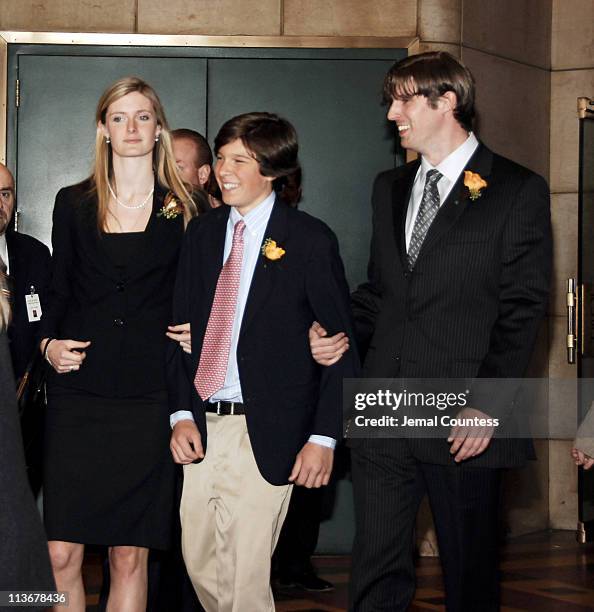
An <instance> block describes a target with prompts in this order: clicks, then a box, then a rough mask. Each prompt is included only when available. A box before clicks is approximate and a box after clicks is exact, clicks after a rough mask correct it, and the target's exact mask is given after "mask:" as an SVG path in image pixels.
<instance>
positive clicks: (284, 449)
mask: <svg viewBox="0 0 594 612" xmlns="http://www.w3.org/2000/svg"><path fill="white" fill-rule="evenodd" d="M229 212H230V208H229V207H228V206H222V207H220V208H217V209H214V210H212V211H210V212H209V213H207V214H205V215H202V216H200V217H198V218H196V219H194V220H193V221H192V222H191V223H190V224H189V225H188V228H187V231H186V236H185V238H184V244H183V247H182V254H181V258H180V265H179V270H178V277H177V282H176V289H175V294H174V322H175V323H183V322H185V321H190V322H191V326H192V353H191V355H187V354H185V353H184V352H183V351H182V350H181V349H180V348H179V347H177V346H171V351H170V355H169V368H168V370H169V382H170V385H169V391H170V397H171V411H172V412H176V411H177V410H191V411H192V412H193V414H194V418H195V420H196V423H197V425H198V428H199V430H200V434H201V437H202V443H203V446H204V447H205V452H208V451H207V450H206V420H205V411H204V402H202V400H201V398H200V397H199V396H198V393H197V392H196V390H195V388H194V382H193V381H194V376H195V373H196V370H197V367H198V362H199V358H200V353H201V350H202V342H203V339H204V334H205V331H206V326H207V324H208V318H209V315H210V309H211V306H212V303H213V299H214V294H215V289H216V284H217V280H218V277H219V273H220V271H221V268H222V265H223V251H224V246H225V236H226V231H227V221H228V218H229ZM264 238H265V239H266V238H270V239H272V240H275V241H276V242H277V244H278V245H279V246H281V247H282V248H283V249H285V255H284V256H283V257H282V258H281V259H278V260H275V261H271V260H268V259H266V257H265V256H264V255H261V256H260V257H259V259H258V261H257V264H256V269H255V271H254V276H253V278H252V283H251V287H250V290H249V295H248V299H247V303H246V306H245V311H244V315H243V319H242V323H241V329H240V334H239V341H238V346H237V363H238V367H239V376H240V381H241V389H242V395H243V401H244V404H245V407H246V419H247V427H248V432H249V436H250V441H251V445H252V449H253V452H254V456H255V459H256V462H257V464H258V468H259V469H260V472H261V473H262V475H263V476H264V478H266V480H268V481H269V482H271V483H272V484H277V485H281V484H286V483H287V478H288V476H289V474H290V471H291V468H292V466H293V463H294V461H295V456H296V455H297V453H298V452H299V450H300V449H301V448H302V446H303V445H304V443H305V442H307V439H308V437H309V436H310V435H311V434H318V435H324V436H329V437H332V438H335V439H339V438H340V437H341V431H342V380H343V377H350V376H355V375H356V373H357V363H358V361H357V354H356V351H355V350H353V347H354V343H351V350H349V351H347V353H346V355H345V356H344V357H343V358H342V359H341V360H340V361H339V362H338V363H337V364H335V365H333V366H331V367H328V368H322V367H320V366H318V365H317V364H316V363H315V362H314V360H313V359H312V356H311V352H310V347H309V340H308V330H309V327H310V326H311V324H312V323H313V321H315V320H317V321H319V322H320V323H321V324H322V325H323V326H324V327H325V328H326V330H327V331H328V333H329V334H334V333H336V332H338V331H346V332H348V333H349V335H350V332H351V329H352V325H351V316H350V308H349V293H348V286H347V283H346V280H345V275H344V268H343V265H342V261H341V259H340V256H339V252H338V243H337V240H336V237H335V235H334V234H333V232H332V231H331V230H330V229H329V228H328V227H327V226H326V225H325V224H324V223H323V222H321V221H319V220H318V219H315V218H314V217H312V216H310V215H308V214H306V213H304V212H301V211H297V210H295V209H292V208H289V207H288V206H286V205H284V204H282V203H281V202H280V201H279V200H278V198H277V200H276V202H275V204H274V206H273V209H272V213H271V216H270V220H269V222H268V226H267V227H266V231H265V234H264ZM228 418H233V417H232V416H230V417H228Z"/></svg>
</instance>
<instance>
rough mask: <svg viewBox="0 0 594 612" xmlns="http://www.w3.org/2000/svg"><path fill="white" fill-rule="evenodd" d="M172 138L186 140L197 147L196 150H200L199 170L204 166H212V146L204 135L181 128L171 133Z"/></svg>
mask: <svg viewBox="0 0 594 612" xmlns="http://www.w3.org/2000/svg"><path fill="white" fill-rule="evenodd" d="M171 137H172V138H186V139H187V140H191V141H192V142H193V143H194V144H195V145H196V149H197V150H198V157H197V159H196V167H197V168H199V167H200V166H204V164H208V165H209V166H212V151H211V150H210V145H209V144H208V142H207V140H206V138H204V136H202V134H200V133H199V132H196V131H194V130H190V129H188V128H179V129H177V130H173V131H172V132H171Z"/></svg>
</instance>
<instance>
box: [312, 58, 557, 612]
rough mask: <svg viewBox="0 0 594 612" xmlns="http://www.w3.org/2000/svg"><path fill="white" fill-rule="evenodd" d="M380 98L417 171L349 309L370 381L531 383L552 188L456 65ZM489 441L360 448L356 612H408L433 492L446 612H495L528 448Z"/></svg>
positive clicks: (396, 442)
mask: <svg viewBox="0 0 594 612" xmlns="http://www.w3.org/2000/svg"><path fill="white" fill-rule="evenodd" d="M384 92H385V95H386V98H387V100H388V101H389V103H390V108H389V111H388V119H390V120H391V121H394V123H395V124H396V126H397V129H398V133H399V135H400V140H401V143H402V146H403V147H404V148H406V149H409V150H411V151H415V152H416V153H418V154H419V155H420V159H418V160H417V161H415V162H412V163H410V164H407V165H406V166H403V167H400V168H397V169H395V170H390V171H388V172H384V173H382V174H380V175H379V176H378V177H377V179H376V181H375V185H374V190H373V199H372V204H373V235H372V247H371V259H370V264H369V282H368V283H366V284H365V285H363V286H361V287H359V289H358V290H357V291H356V292H355V294H354V295H353V302H354V314H355V325H356V333H357V336H358V338H357V339H358V341H359V344H360V346H362V347H368V350H367V354H366V358H365V361H364V368H363V371H364V376H366V377H371V378H373V377H389V378H391V377H404V378H443V379H447V378H450V377H451V378H520V377H521V376H523V374H524V372H525V370H526V367H527V365H528V361H529V359H530V355H531V352H532V348H533V345H534V341H535V338H536V334H537V330H538V328H539V325H540V323H541V321H542V317H543V315H544V314H545V310H546V304H547V297H548V292H549V281H550V274H551V228H550V212H549V190H548V188H547V185H546V183H545V181H544V180H543V179H542V178H541V177H540V176H537V175H536V174H534V173H533V172H531V171H530V170H528V169H526V168H523V167H521V166H519V165H517V164H515V163H513V162H511V161H510V160H507V159H504V158H503V157H500V156H498V155H496V154H494V153H492V152H491V151H490V150H489V149H488V148H487V147H485V146H484V145H483V144H481V143H480V142H479V141H478V140H477V138H476V136H475V135H474V134H473V133H472V131H471V130H472V120H473V116H474V81H473V78H472V75H471V74H470V72H469V71H468V70H467V69H466V68H465V67H463V66H462V65H461V64H460V63H459V62H458V61H457V60H456V59H454V58H453V57H452V56H451V55H449V54H447V53H443V52H431V53H424V54H421V55H417V56H411V57H409V58H406V59H404V60H402V61H400V62H398V63H396V64H395V65H394V66H393V67H392V68H391V69H390V71H389V72H388V74H387V76H386V80H385V87H384ZM469 172H472V173H474V175H471V174H469ZM325 344H326V345H332V339H322V338H320V339H319V340H318V341H317V346H316V348H315V352H316V354H319V351H320V350H321V349H320V347H323V346H324V345H325ZM330 352H331V351H330ZM491 399H492V398H487V400H489V401H488V403H487V402H485V401H483V400H478V399H476V398H475V400H476V404H475V405H473V406H472V407H471V408H468V409H466V410H465V411H463V412H464V415H463V416H468V417H474V416H478V417H481V416H485V414H484V413H486V412H488V410H489V409H490V407H491ZM495 399H496V400H497V401H499V400H501V399H502V398H501V397H496V398H495ZM500 407H502V408H504V409H505V408H511V407H510V406H505V407H504V406H500ZM492 433H493V432H492V431H491V430H489V431H485V430H480V428H479V429H478V430H473V429H472V428H460V430H459V431H457V432H455V435H451V436H450V438H449V439H448V440H447V442H446V441H445V440H443V439H436V438H435V439H418V438H415V439H412V438H411V439H408V440H407V439H393V440H386V439H384V440H378V439H360V440H351V442H350V446H351V448H352V470H353V488H354V496H355V517H356V537H355V545H354V550H353V575H352V583H351V610H355V611H356V612H371V611H373V612H381V611H386V612H387V611H388V610H389V611H390V612H394V611H395V610H406V609H408V606H409V604H410V602H411V600H412V598H413V595H414V590H415V586H414V582H415V572H414V565H413V558H412V548H413V529H414V525H415V516H416V513H417V509H418V505H419V502H420V500H421V498H422V496H423V494H424V492H425V491H426V492H427V493H428V495H429V501H430V504H431V508H432V511H433V518H434V520H435V525H436V531H437V537H438V542H439V552H440V558H441V562H442V567H443V572H444V581H445V587H446V608H447V610H448V611H451V612H453V611H465V612H477V611H478V610H480V611H481V612H487V611H489V610H497V609H498V608H499V584H498V578H497V536H498V529H497V518H498V515H497V510H498V504H499V488H500V480H501V472H502V469H503V468H509V467H516V466H519V465H522V464H523V463H524V462H525V460H526V459H527V458H528V457H529V456H530V454H531V451H532V448H531V445H530V444H529V443H528V442H527V441H525V440H519V439H491V436H492Z"/></svg>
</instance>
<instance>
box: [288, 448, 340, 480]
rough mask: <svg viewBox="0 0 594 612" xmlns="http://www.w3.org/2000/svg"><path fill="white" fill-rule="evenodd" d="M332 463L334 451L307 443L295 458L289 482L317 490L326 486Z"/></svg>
mask: <svg viewBox="0 0 594 612" xmlns="http://www.w3.org/2000/svg"><path fill="white" fill-rule="evenodd" d="M333 463H334V450H333V449H332V448H329V447H328V446H322V445H321V444H315V443H314V442H307V443H306V444H305V445H304V446H303V448H302V449H301V450H300V451H299V453H298V455H297V457H296V458H295V465H294V466H293V470H292V472H291V475H290V476H289V482H294V483H295V484H296V485H301V486H304V487H305V488H306V489H312V488H313V489H319V488H320V487H321V486H325V485H327V484H328V482H329V480H330V474H331V473H332V464H333Z"/></svg>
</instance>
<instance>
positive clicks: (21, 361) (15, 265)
mask: <svg viewBox="0 0 594 612" xmlns="http://www.w3.org/2000/svg"><path fill="white" fill-rule="evenodd" d="M6 244H7V246H8V261H9V269H10V282H11V292H12V300H11V302H12V309H13V311H12V315H13V318H12V322H11V324H10V327H9V328H8V338H9V340H10V354H11V357H12V365H13V368H14V374H15V376H16V377H17V378H20V377H21V376H22V375H23V374H24V372H25V369H26V367H27V364H28V363H29V361H30V360H31V357H32V356H33V354H34V352H35V351H36V350H37V346H38V343H39V338H40V336H39V325H40V322H39V321H32V322H29V317H28V315H27V305H26V302H25V296H26V295H28V294H29V293H30V292H31V287H34V288H35V292H36V293H37V294H38V295H39V299H40V303H41V310H42V312H45V309H46V307H47V302H46V300H47V290H48V285H49V281H50V262H51V256H50V252H49V249H48V248H47V247H46V246H45V245H44V244H43V243H42V242H39V240H36V239H35V238H33V237H31V236H27V235H26V234H19V233H17V232H13V231H8V232H6Z"/></svg>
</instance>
